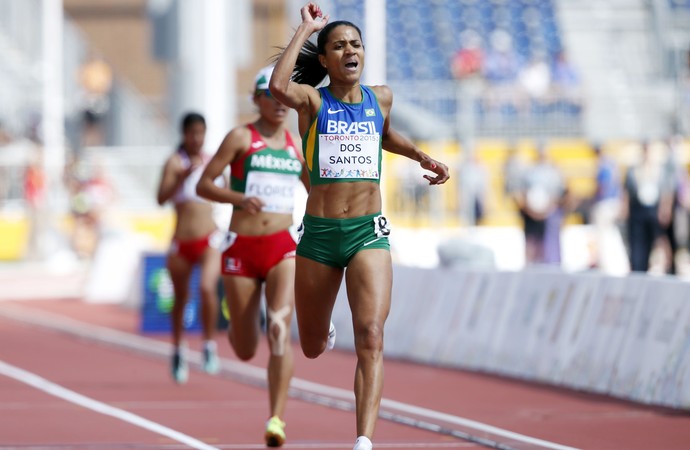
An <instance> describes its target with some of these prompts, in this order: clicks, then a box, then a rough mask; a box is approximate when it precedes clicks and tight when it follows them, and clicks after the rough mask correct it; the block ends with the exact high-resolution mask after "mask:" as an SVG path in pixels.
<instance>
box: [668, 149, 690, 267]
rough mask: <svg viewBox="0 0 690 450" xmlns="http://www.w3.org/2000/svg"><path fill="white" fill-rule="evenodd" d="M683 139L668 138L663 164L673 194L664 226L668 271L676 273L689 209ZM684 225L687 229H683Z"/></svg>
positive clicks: (685, 236) (683, 243) (683, 242)
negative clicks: (687, 208)
mask: <svg viewBox="0 0 690 450" xmlns="http://www.w3.org/2000/svg"><path fill="white" fill-rule="evenodd" d="M680 151H681V139H680V137H676V136H674V137H672V138H670V139H668V142H667V147H666V152H667V153H666V160H665V162H664V166H663V171H664V175H663V179H664V180H665V182H666V183H667V185H666V188H665V189H666V190H668V191H669V192H670V196H671V200H670V201H671V211H670V214H669V222H668V223H667V224H666V225H663V226H662V228H663V229H662V235H663V236H664V238H665V240H666V242H665V244H666V245H665V248H666V255H667V260H668V263H669V264H668V273H670V274H672V275H675V274H676V273H677V269H676V259H677V257H678V250H679V249H680V248H681V247H684V246H685V242H686V240H687V226H688V224H687V210H686V209H685V207H684V205H686V204H687V200H686V198H687V196H688V194H689V192H688V190H689V189H690V186H689V181H688V173H687V170H686V168H685V166H684V165H683V162H682V161H681V154H680ZM680 227H684V228H685V230H681V229H680Z"/></svg>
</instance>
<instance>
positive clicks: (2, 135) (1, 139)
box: [0, 122, 12, 147]
mask: <svg viewBox="0 0 690 450" xmlns="http://www.w3.org/2000/svg"><path fill="white" fill-rule="evenodd" d="M10 142H12V135H10V133H9V132H8V131H7V130H6V129H5V125H4V124H3V123H2V122H0V147H2V146H5V145H7V144H9V143H10Z"/></svg>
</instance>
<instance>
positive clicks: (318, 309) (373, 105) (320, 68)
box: [269, 3, 448, 450]
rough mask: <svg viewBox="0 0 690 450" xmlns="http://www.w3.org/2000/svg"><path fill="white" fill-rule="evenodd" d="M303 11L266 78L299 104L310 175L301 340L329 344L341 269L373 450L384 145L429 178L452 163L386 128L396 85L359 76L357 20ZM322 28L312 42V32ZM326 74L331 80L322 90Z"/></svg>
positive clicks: (366, 436)
mask: <svg viewBox="0 0 690 450" xmlns="http://www.w3.org/2000/svg"><path fill="white" fill-rule="evenodd" d="M301 15H302V23H301V24H300V26H299V27H298V28H297V31H296V32H295V35H294V36H293V38H292V40H291V41H290V43H289V44H288V46H287V47H286V48H285V50H284V51H283V52H282V54H281V55H280V56H279V58H278V60H277V63H276V67H275V69H274V72H273V77H272V78H271V82H270V84H269V88H270V90H271V93H272V94H273V96H274V97H275V98H276V99H277V100H278V101H280V102H281V103H282V104H284V105H286V106H288V107H290V108H293V109H295V110H296V111H297V113H298V121H299V131H300V134H301V135H302V139H303V145H302V147H303V153H304V159H305V165H306V167H307V170H308V173H309V179H310V184H311V189H310V191H309V195H308V198H307V205H306V214H305V216H304V221H303V223H302V226H301V233H302V235H301V239H300V241H299V243H298V245H297V258H296V277H295V310H296V313H297V324H298V328H299V336H300V343H301V346H302V351H303V352H304V354H305V355H306V356H307V357H309V358H316V357H317V356H319V355H320V354H321V353H323V352H324V350H325V349H326V347H327V342H328V337H329V326H330V317H331V313H332V311H333V306H334V304H335V300H336V296H337V293H338V290H339V288H340V285H341V281H342V279H343V276H345V282H346V286H347V294H348V300H349V304H350V309H351V311H352V321H353V327H354V336H355V342H354V344H355V351H356V354H357V368H356V371H355V401H356V416H357V436H358V437H357V440H356V442H355V447H354V448H355V450H370V449H371V448H372V443H371V438H372V436H373V433H374V427H375V424H376V418H377V416H378V411H379V405H380V402H381V390H382V386H383V328H384V323H385V320H386V317H387V316H388V312H389V309H390V304H391V289H392V261H391V255H390V247H389V243H388V235H389V233H390V228H389V225H388V221H387V220H386V218H385V217H384V216H383V215H381V190H380V185H379V181H380V175H381V173H380V171H381V154H382V149H385V150H387V151H389V152H392V153H396V154H399V155H402V156H405V157H407V158H410V159H412V160H414V161H417V162H419V164H420V165H421V167H422V168H423V169H426V170H429V171H431V172H432V174H431V175H424V178H426V179H427V180H428V181H429V183H430V184H432V185H436V184H442V183H445V182H446V181H447V180H448V169H447V167H446V166H445V165H444V164H442V163H440V162H438V161H435V160H434V159H432V158H430V157H429V156H427V155H426V154H424V153H423V152H422V151H421V150H420V149H419V148H417V147H416V146H415V145H414V144H412V143H411V142H410V141H408V140H407V139H405V138H403V137H402V136H401V135H400V134H399V133H397V132H396V131H395V130H393V129H392V128H391V127H390V110H391V105H392V103H393V94H392V92H391V90H390V89H389V88H388V87H387V86H371V87H369V86H364V85H361V84H360V78H361V76H362V69H363V67H364V46H363V43H362V39H361V33H360V31H359V28H357V26H355V25H354V24H352V23H350V22H344V21H338V22H333V23H328V16H326V17H324V16H323V14H322V12H321V9H320V8H319V7H318V6H317V5H316V4H314V3H308V4H307V5H305V6H304V7H302V9H301ZM319 18H320V19H319ZM318 31H320V33H319V35H318V40H317V45H316V46H314V44H312V43H311V42H309V41H308V38H309V37H310V36H311V35H312V33H314V32H318ZM326 75H328V77H329V78H330V84H329V85H328V86H327V87H322V88H320V89H316V88H315V86H317V85H318V84H319V83H320V82H321V81H322V80H323V79H324V78H325V77H326ZM345 268H347V271H345Z"/></svg>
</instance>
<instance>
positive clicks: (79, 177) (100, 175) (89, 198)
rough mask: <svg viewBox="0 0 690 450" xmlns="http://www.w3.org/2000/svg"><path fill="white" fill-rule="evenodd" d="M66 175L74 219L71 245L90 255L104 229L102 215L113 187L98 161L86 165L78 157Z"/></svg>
mask: <svg viewBox="0 0 690 450" xmlns="http://www.w3.org/2000/svg"><path fill="white" fill-rule="evenodd" d="M73 170H74V172H73V173H72V174H71V176H70V177H69V179H70V182H69V186H70V187H71V192H70V208H71V212H72V218H73V220H74V229H73V234H72V246H73V249H74V251H75V253H76V254H77V256H79V257H80V258H83V259H88V258H91V257H92V256H93V254H94V252H95V251H96V247H97V245H98V241H99V240H100V237H101V233H102V231H103V222H102V219H103V215H104V213H105V211H106V208H107V207H108V206H109V205H110V204H111V203H112V201H113V200H114V199H115V191H114V190H113V188H112V184H111V183H110V182H109V180H108V178H107V177H106V175H105V172H104V170H103V167H102V165H101V164H99V163H96V164H94V165H92V166H91V168H88V167H86V166H85V165H84V163H83V162H81V161H77V162H76V163H75V164H74V166H73Z"/></svg>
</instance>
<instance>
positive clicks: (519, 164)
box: [503, 145, 525, 200]
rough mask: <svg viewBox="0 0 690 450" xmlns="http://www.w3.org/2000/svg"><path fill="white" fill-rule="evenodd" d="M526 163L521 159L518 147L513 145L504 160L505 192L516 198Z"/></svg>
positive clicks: (508, 195)
mask: <svg viewBox="0 0 690 450" xmlns="http://www.w3.org/2000/svg"><path fill="white" fill-rule="evenodd" d="M524 170H525V164H524V162H523V161H522V160H521V159H520V155H519V152H518V149H517V147H515V146H514V145H511V146H510V147H509V148H508V150H507V154H506V158H505V160H504V162H503V194H504V195H506V196H507V197H510V198H511V199H513V200H515V195H516V194H517V193H518V192H519V190H520V183H521V181H522V173H523V171H524Z"/></svg>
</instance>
